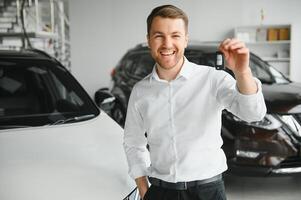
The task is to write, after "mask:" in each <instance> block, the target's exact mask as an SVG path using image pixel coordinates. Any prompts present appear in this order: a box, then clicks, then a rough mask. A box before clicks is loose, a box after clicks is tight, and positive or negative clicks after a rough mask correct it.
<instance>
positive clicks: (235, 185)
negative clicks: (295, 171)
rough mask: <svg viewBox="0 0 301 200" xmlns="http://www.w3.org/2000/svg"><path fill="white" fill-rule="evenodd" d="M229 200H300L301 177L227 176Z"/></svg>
mask: <svg viewBox="0 0 301 200" xmlns="http://www.w3.org/2000/svg"><path fill="white" fill-rule="evenodd" d="M224 180H225V185H226V192H227V199H228V200H254V199H256V200H272V199H273V200H284V199H285V200H300V199H301V176H294V177H239V176H225V177H224Z"/></svg>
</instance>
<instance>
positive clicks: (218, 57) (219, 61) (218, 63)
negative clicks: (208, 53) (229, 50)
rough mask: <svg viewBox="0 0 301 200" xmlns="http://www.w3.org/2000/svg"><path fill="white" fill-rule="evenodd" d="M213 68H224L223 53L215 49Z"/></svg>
mask: <svg viewBox="0 0 301 200" xmlns="http://www.w3.org/2000/svg"><path fill="white" fill-rule="evenodd" d="M215 69H217V70H224V69H225V66H224V55H223V53H222V52H220V51H217V52H216V54H215Z"/></svg>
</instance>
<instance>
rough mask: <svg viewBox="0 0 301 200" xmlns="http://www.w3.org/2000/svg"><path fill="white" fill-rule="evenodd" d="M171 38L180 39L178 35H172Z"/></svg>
mask: <svg viewBox="0 0 301 200" xmlns="http://www.w3.org/2000/svg"><path fill="white" fill-rule="evenodd" d="M172 37H173V38H179V37H181V36H180V35H173V36H172Z"/></svg>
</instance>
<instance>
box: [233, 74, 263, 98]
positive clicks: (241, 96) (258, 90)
mask: <svg viewBox="0 0 301 200" xmlns="http://www.w3.org/2000/svg"><path fill="white" fill-rule="evenodd" d="M254 80H255V82H256V85H257V92H256V93H255V94H242V93H240V92H239V89H238V87H237V85H236V86H235V88H236V91H237V95H238V98H239V99H242V100H243V101H244V100H245V101H252V100H255V99H257V98H258V96H259V95H261V94H262V86H261V82H260V80H259V79H258V78H255V77H254Z"/></svg>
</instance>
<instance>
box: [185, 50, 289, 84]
mask: <svg viewBox="0 0 301 200" xmlns="http://www.w3.org/2000/svg"><path fill="white" fill-rule="evenodd" d="M185 56H186V57H187V59H188V60H189V61H191V62H194V63H196V64H200V65H208V66H212V67H214V66H215V59H216V58H215V57H216V56H215V53H204V52H202V51H198V50H187V51H186V52H185ZM250 68H251V70H252V73H253V75H254V76H255V77H256V78H258V79H259V80H260V81H261V82H262V83H267V84H272V83H277V84H282V83H289V80H288V79H287V78H285V76H284V75H283V74H281V73H280V72H279V71H278V70H276V69H275V68H274V67H272V66H270V65H269V64H267V63H266V62H264V61H263V60H261V59H260V58H258V57H257V56H255V55H254V54H251V57H250ZM227 71H228V72H229V73H230V74H231V72H230V71H229V70H227ZM232 75H233V74H232Z"/></svg>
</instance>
